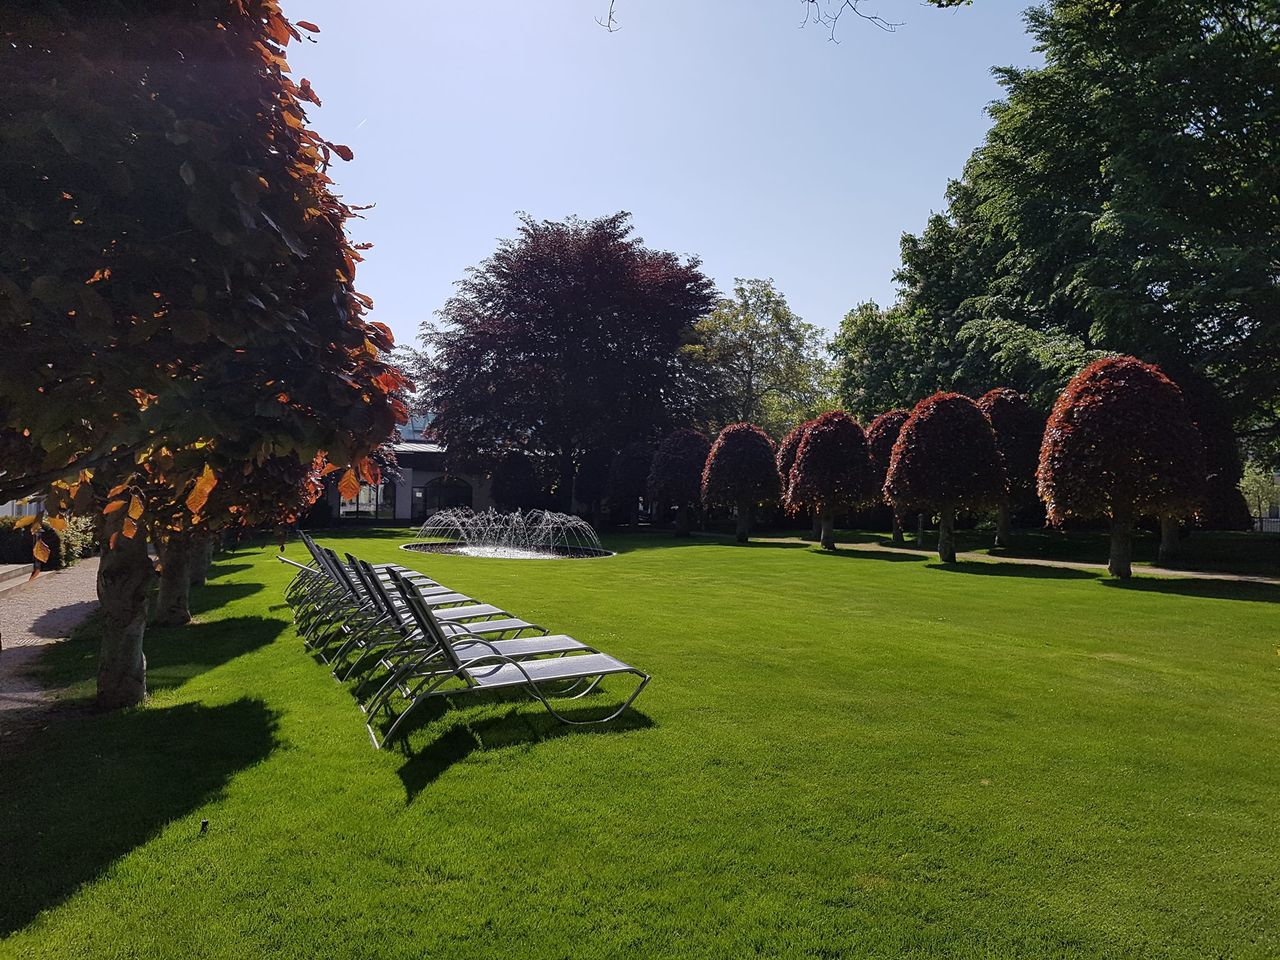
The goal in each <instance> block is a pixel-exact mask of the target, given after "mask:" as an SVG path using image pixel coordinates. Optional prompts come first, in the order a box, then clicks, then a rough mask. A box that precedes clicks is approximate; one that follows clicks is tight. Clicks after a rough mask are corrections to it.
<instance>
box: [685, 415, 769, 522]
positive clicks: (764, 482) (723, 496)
mask: <svg viewBox="0 0 1280 960" xmlns="http://www.w3.org/2000/svg"><path fill="white" fill-rule="evenodd" d="M776 454H777V449H776V448H775V447H774V445H773V441H772V440H770V439H769V435H768V434H767V433H765V432H764V431H763V430H761V429H760V428H759V427H757V426H756V425H755V424H751V423H731V424H729V426H727V427H725V428H724V429H723V430H721V431H720V435H719V436H717V437H716V441H715V443H713V444H712V445H711V452H710V453H709V454H708V455H707V463H706V466H705V467H704V468H703V471H702V500H703V502H704V503H705V504H707V505H708V506H728V507H733V508H735V509H736V510H737V512H738V530H737V537H738V540H739V542H746V539H747V534H748V531H749V528H750V523H751V512H752V509H753V508H755V507H760V506H765V505H767V504H772V503H777V502H778V500H779V499H780V498H781V496H782V479H781V477H780V476H779V475H778V464H777V460H776V459H775V457H776Z"/></svg>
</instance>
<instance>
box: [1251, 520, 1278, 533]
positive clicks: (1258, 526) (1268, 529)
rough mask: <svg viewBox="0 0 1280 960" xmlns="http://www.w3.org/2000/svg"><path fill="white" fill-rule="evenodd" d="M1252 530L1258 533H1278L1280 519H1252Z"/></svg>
mask: <svg viewBox="0 0 1280 960" xmlns="http://www.w3.org/2000/svg"><path fill="white" fill-rule="evenodd" d="M1253 529H1255V530H1257V531H1258V532H1259V533H1280V517H1254V520H1253Z"/></svg>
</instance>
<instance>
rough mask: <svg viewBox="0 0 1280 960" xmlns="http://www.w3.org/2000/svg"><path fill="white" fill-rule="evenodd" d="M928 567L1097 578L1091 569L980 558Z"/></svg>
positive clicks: (1033, 577) (981, 573) (991, 574)
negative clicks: (994, 561)
mask: <svg viewBox="0 0 1280 960" xmlns="http://www.w3.org/2000/svg"><path fill="white" fill-rule="evenodd" d="M930 569H932V570H941V571H943V572H945V573H967V574H971V575H975V576H980V577H1024V578H1026V579H1030V580H1097V579H1098V576H1099V575H1098V574H1096V573H1094V572H1093V571H1092V570H1077V569H1075V568H1074V567H1055V566H1052V565H1049V564H1039V563H984V562H983V561H981V560H960V561H957V562H956V563H937V562H934V563H932V564H930Z"/></svg>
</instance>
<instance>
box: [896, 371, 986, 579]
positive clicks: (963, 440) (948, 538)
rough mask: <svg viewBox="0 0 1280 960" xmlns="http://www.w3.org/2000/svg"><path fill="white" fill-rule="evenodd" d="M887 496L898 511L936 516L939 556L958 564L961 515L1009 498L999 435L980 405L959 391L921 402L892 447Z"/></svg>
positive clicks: (912, 412)
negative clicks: (925, 511)
mask: <svg viewBox="0 0 1280 960" xmlns="http://www.w3.org/2000/svg"><path fill="white" fill-rule="evenodd" d="M884 492H885V496H886V497H888V498H889V501H890V502H891V503H892V504H893V505H894V506H895V507H898V508H901V509H913V508H915V509H921V508H924V509H929V510H932V511H934V512H936V513H937V514H938V557H939V559H941V560H942V561H943V562H944V563H955V560H956V541H955V519H956V513H957V512H958V511H961V510H975V509H980V508H984V507H993V506H995V505H996V504H997V503H999V502H1000V501H1001V500H1002V499H1003V498H1004V497H1005V496H1006V483H1005V476H1004V466H1003V465H1002V464H1001V462H1000V452H999V450H997V448H996V437H995V433H994V432H993V431H992V429H991V423H990V421H989V420H987V418H986V416H985V415H984V414H983V412H982V411H981V410H979V409H978V405H977V404H975V403H974V402H973V401H972V400H970V399H969V398H968V397H965V396H962V395H961V394H958V393H935V394H934V395H933V396H931V397H925V398H924V399H923V400H921V401H920V402H919V403H917V404H916V406H915V409H914V410H912V411H911V416H910V417H909V418H908V419H907V422H906V423H904V424H903V425H902V430H901V432H900V433H899V434H898V439H897V441H896V442H895V443H894V445H893V456H892V458H891V460H890V463H889V473H888V476H887V477H886V478H885V482H884Z"/></svg>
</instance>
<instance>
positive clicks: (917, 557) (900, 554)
mask: <svg viewBox="0 0 1280 960" xmlns="http://www.w3.org/2000/svg"><path fill="white" fill-rule="evenodd" d="M814 553H816V554H817V555H818V556H822V557H844V558H846V559H852V560H887V561H888V562H889V563H923V562H924V561H925V560H928V559H929V554H927V553H911V552H909V551H907V550H904V549H897V550H859V549H858V548H857V547H836V549H834V550H815V551H814Z"/></svg>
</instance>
